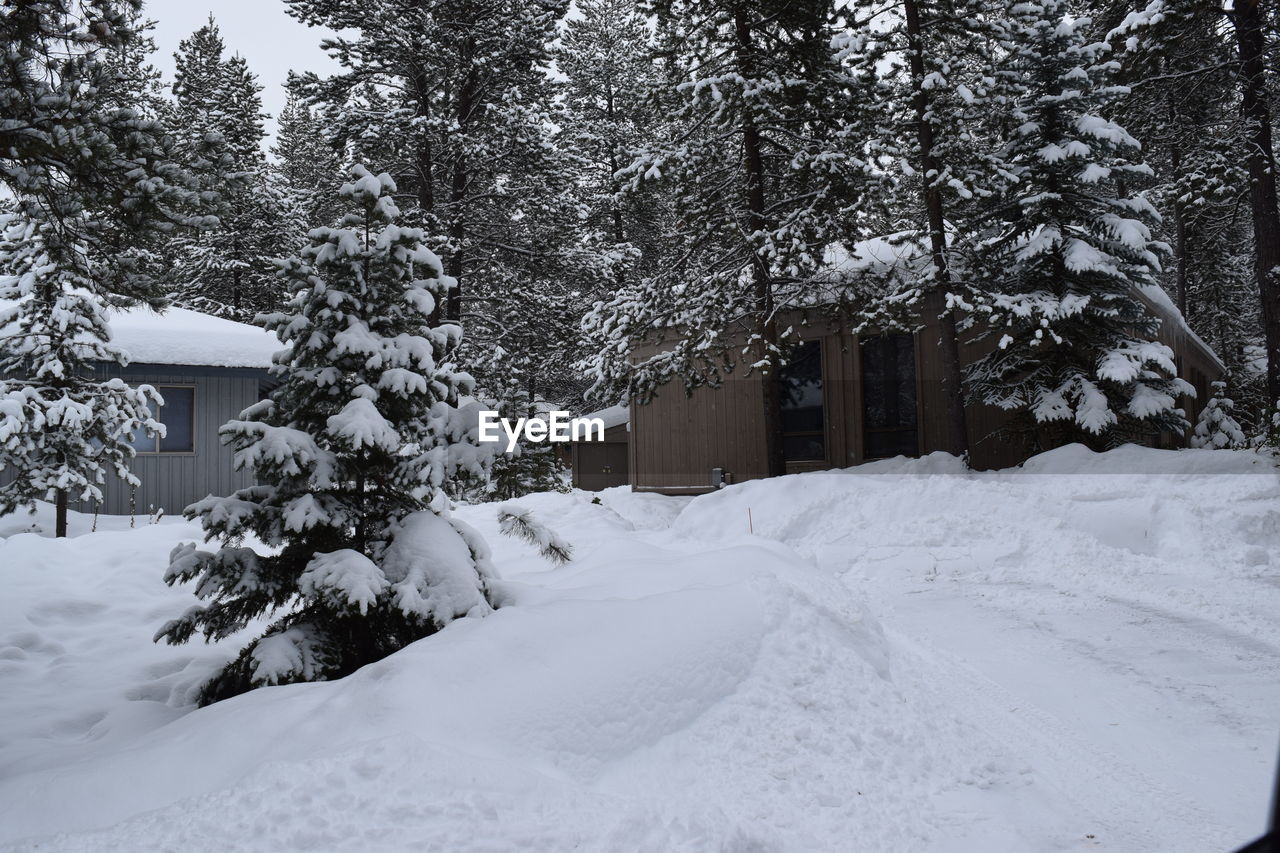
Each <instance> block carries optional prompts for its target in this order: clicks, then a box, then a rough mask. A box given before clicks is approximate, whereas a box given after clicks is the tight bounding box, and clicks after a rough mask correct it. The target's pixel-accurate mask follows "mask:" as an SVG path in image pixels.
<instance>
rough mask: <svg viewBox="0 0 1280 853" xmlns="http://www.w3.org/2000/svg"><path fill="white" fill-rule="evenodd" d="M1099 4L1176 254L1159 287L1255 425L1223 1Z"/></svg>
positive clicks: (1257, 404)
mask: <svg viewBox="0 0 1280 853" xmlns="http://www.w3.org/2000/svg"><path fill="white" fill-rule="evenodd" d="M1104 11H1106V12H1109V13H1110V14H1109V15H1108V16H1107V17H1108V18H1109V19H1110V20H1112V21H1113V23H1114V25H1113V26H1112V28H1111V29H1110V30H1109V31H1108V32H1107V38H1108V40H1109V41H1110V43H1111V44H1113V45H1114V46H1115V51H1116V53H1117V55H1118V58H1119V59H1120V60H1121V61H1122V63H1123V64H1122V68H1121V72H1122V73H1121V74H1120V75H1119V77H1118V80H1119V81H1120V82H1122V83H1123V84H1125V85H1126V86H1128V87H1129V88H1130V89H1131V93H1130V94H1129V95H1128V96H1127V97H1126V98H1125V102H1124V114H1125V124H1126V127H1127V128H1128V129H1129V131H1130V132H1131V133H1133V135H1134V136H1135V137H1137V138H1138V139H1140V140H1142V142H1143V146H1144V152H1145V159H1146V161H1147V162H1148V163H1149V164H1150V165H1151V166H1152V168H1153V169H1154V170H1155V172H1156V178H1155V180H1154V181H1153V182H1152V185H1151V189H1150V191H1149V192H1148V196H1149V197H1150V199H1151V202H1152V204H1153V205H1154V206H1155V207H1156V209H1157V210H1158V211H1159V212H1160V214H1161V223H1160V227H1159V229H1158V231H1157V233H1158V234H1160V236H1161V237H1162V238H1163V239H1164V240H1165V241H1166V242H1168V243H1169V244H1170V246H1171V248H1172V250H1173V258H1172V261H1171V262H1170V263H1168V264H1167V265H1166V269H1165V270H1164V274H1163V276H1162V277H1161V279H1160V280H1161V283H1162V284H1163V285H1164V287H1165V289H1166V290H1167V291H1168V292H1169V295H1170V296H1171V298H1172V299H1173V300H1174V302H1175V303H1176V304H1177V306H1178V308H1179V310H1180V311H1181V312H1182V314H1183V316H1184V317H1185V318H1186V320H1187V322H1188V324H1189V325H1190V326H1191V328H1192V329H1193V330H1195V331H1196V332H1197V333H1198V334H1199V335H1200V337H1202V338H1203V339H1204V340H1205V341H1207V342H1208V343H1209V344H1210V345H1212V346H1213V348H1214V350H1215V351H1216V352H1217V353H1218V355H1219V357H1220V358H1221V359H1222V360H1223V362H1224V364H1225V365H1226V368H1227V380H1228V382H1229V384H1230V385H1231V387H1232V388H1233V389H1234V390H1235V397H1236V403H1237V411H1238V413H1239V414H1240V416H1242V417H1243V418H1244V419H1245V420H1246V421H1248V422H1249V423H1259V422H1260V421H1261V420H1262V417H1263V409H1264V408H1265V405H1264V404H1265V400H1266V395H1265V393H1264V392H1263V390H1262V389H1261V387H1260V386H1259V383H1258V382H1257V381H1256V378H1255V376H1254V371H1253V370H1252V366H1251V365H1250V364H1249V363H1248V362H1249V360H1248V358H1247V357H1246V353H1247V351H1248V348H1249V347H1251V346H1255V345H1260V344H1261V342H1262V324H1261V319H1260V317H1259V303H1258V296H1257V284H1256V280H1255V277H1254V271H1253V269H1252V257H1251V254H1252V253H1251V251H1250V245H1251V243H1252V242H1253V234H1252V228H1251V222H1250V219H1249V216H1248V210H1247V208H1246V207H1245V206H1244V205H1242V204H1241V203H1240V188H1241V187H1244V186H1248V184H1249V176H1248V174H1247V171H1246V169H1245V168H1244V164H1243V163H1242V162H1241V161H1240V157H1239V154H1238V152H1239V151H1240V149H1242V148H1247V143H1246V141H1245V140H1244V138H1243V131H1244V130H1245V128H1246V126H1245V125H1243V124H1242V123H1241V122H1240V108H1241V104H1240V96H1239V84H1238V81H1237V79H1236V75H1237V70H1238V68H1237V63H1236V61H1235V45H1234V44H1233V43H1232V40H1231V38H1230V33H1229V31H1228V30H1227V29H1226V28H1225V27H1224V26H1222V24H1223V20H1222V16H1221V14H1220V7H1218V6H1215V5H1214V4H1212V3H1209V2H1206V0H1161V2H1159V3H1153V4H1150V5H1148V6H1147V7H1146V8H1144V9H1142V10H1141V11H1138V12H1134V11H1132V4H1115V8H1114V9H1111V8H1109V7H1108V8H1105V9H1104Z"/></svg>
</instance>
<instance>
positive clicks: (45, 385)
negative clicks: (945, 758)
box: [0, 0, 197, 536]
mask: <svg viewBox="0 0 1280 853" xmlns="http://www.w3.org/2000/svg"><path fill="white" fill-rule="evenodd" d="M139 8H140V4H139V3H137V2H93V3H89V2H84V3H67V2H63V1H62V0H32V2H26V3H22V4H19V5H8V6H5V7H4V8H3V10H0V42H2V43H3V44H4V45H5V50H4V58H3V61H0V75H3V76H2V77H0V115H3V116H5V120H4V121H2V122H0V183H2V184H3V186H4V188H5V190H6V191H7V193H8V194H9V195H10V196H11V200H10V201H9V203H8V205H7V212H6V215H5V217H4V219H5V221H4V222H3V223H2V224H0V228H2V230H3V240H2V241H0V299H2V300H11V301H10V302H9V303H8V304H7V305H6V306H5V308H4V309H3V312H0V329H3V332H0V375H2V376H4V377H5V378H4V379H3V380H0V436H3V437H2V438H0V465H2V466H3V467H4V468H6V469H9V470H12V471H13V472H14V475H15V476H14V478H13V479H12V480H11V481H10V482H9V483H8V484H6V485H5V486H3V487H2V488H0V513H5V512H10V511H12V510H13V509H14V508H16V507H18V506H23V505H31V504H33V503H34V502H35V501H36V500H37V499H41V498H44V499H50V498H52V499H53V500H54V501H55V503H56V506H57V519H56V530H55V532H56V535H58V536H65V535H66V514H67V504H68V502H69V501H70V500H100V499H101V490H100V486H101V485H102V483H103V481H104V475H105V473H106V472H107V471H114V472H115V473H116V474H117V475H119V476H120V477H122V478H123V479H125V480H126V481H132V482H136V481H135V480H132V476H131V475H130V474H129V472H128V462H129V460H131V459H132V457H133V449H132V447H131V446H130V439H131V437H132V434H133V433H134V431H135V430H138V429H145V430H155V429H156V428H157V424H156V423H155V421H153V420H152V419H151V417H150V412H149V410H148V405H149V403H154V402H156V401H158V397H156V395H155V394H154V392H153V391H151V390H150V389H148V388H146V387H142V388H138V389H131V388H129V387H128V386H127V385H126V384H125V383H124V382H122V381H121V380H119V379H105V378H102V377H101V376H99V375H98V374H97V373H96V372H95V371H96V370H97V369H98V368H99V367H101V366H103V363H111V362H123V360H124V355H123V354H122V353H120V352H119V351H117V350H115V349H114V348H113V347H111V345H110V333H109V331H108V327H107V321H106V311H107V309H108V308H109V307H111V306H114V305H119V304H127V303H131V302H136V301H143V302H146V303H148V304H151V305H153V306H159V305H160V304H161V301H162V296H163V294H161V293H160V292H159V291H158V286H157V284H156V280H155V273H156V267H155V265H154V263H153V260H154V259H153V258H152V256H151V254H150V252H149V250H148V247H149V246H150V245H152V244H153V243H154V238H155V236H156V235H157V234H164V233H168V232H170V231H171V230H172V229H173V228H175V227H177V226H179V225H184V224H187V223H188V222H190V221H191V220H190V219H189V215H188V213H189V211H190V210H192V209H193V208H194V206H195V204H196V201H197V200H196V198H195V196H194V193H193V192H192V179H191V176H190V175H189V174H188V173H187V172H186V171H185V170H184V169H183V168H181V167H180V166H179V165H177V164H176V163H175V162H174V155H173V152H172V151H171V150H170V147H169V143H168V141H167V139H166V138H165V136H164V134H163V129H162V127H161V126H160V125H159V124H158V123H157V122H156V121H154V120H152V119H149V118H147V117H146V116H144V115H142V114H141V113H140V112H139V111H138V109H137V100H136V99H135V97H134V96H136V95H138V94H139V93H140V87H141V86H142V85H143V84H142V83H140V81H144V80H145V79H146V78H147V74H146V73H145V71H143V70H142V69H141V68H140V62H141V58H142V56H143V55H144V53H145V51H143V50H142V49H140V48H139V42H138V39H139V38H140V35H139V25H138V23H137V20H138V12H139Z"/></svg>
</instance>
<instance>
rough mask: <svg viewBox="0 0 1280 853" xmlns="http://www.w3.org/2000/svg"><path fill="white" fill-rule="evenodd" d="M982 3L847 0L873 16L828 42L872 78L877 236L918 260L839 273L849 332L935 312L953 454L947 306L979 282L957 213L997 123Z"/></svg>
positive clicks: (953, 336) (973, 195)
mask: <svg viewBox="0 0 1280 853" xmlns="http://www.w3.org/2000/svg"><path fill="white" fill-rule="evenodd" d="M990 6H991V4H990V3H989V2H987V0H962V1H961V2H933V0H901V2H899V3H898V4H896V5H893V6H890V7H885V6H884V5H883V4H875V3H862V4H855V5H854V9H855V10H856V11H857V13H858V14H859V15H860V16H861V18H862V19H863V21H872V20H875V21H877V22H878V23H877V25H876V26H874V27H873V26H869V25H868V24H866V23H863V22H855V23H854V24H853V25H852V26H850V28H849V29H848V30H847V31H846V32H844V33H843V34H841V35H840V36H839V37H838V38H837V40H836V46H837V48H838V49H839V55H840V57H841V60H842V62H843V63H844V64H845V65H846V68H847V69H848V73H849V74H850V75H851V77H852V78H854V80H855V81H857V80H858V79H859V78H861V79H863V80H873V81H875V85H867V83H865V82H863V83H862V84H861V88H862V89H863V90H864V91H866V92H867V95H868V96H869V97H867V98H866V99H865V100H863V101H862V103H860V105H859V106H860V107H862V108H863V109H865V110H867V111H869V112H871V113H872V115H873V118H874V126H875V128H876V132H875V134H874V135H872V136H871V137H870V138H868V139H867V140H866V141H865V145H866V146H867V149H868V154H869V156H870V157H871V158H872V159H873V160H875V161H876V162H878V163H879V164H881V166H882V169H883V172H882V174H881V176H880V181H879V185H878V187H877V190H878V191H877V192H876V193H875V195H876V196H877V198H878V201H879V204H880V206H881V210H880V211H879V214H880V215H881V216H882V217H883V218H884V219H885V221H886V222H887V223H889V233H888V235H886V236H885V238H884V239H886V240H887V241H888V242H889V243H890V244H894V245H897V246H900V247H901V250H900V253H901V255H902V256H903V257H904V258H907V257H912V256H919V258H920V260H919V261H918V262H913V263H906V264H902V265H898V266H895V267H893V268H891V269H888V270H885V271H883V272H880V271H878V270H877V271H871V272H870V273H869V274H868V275H869V276H870V277H871V278H882V279H883V280H872V281H864V280H860V279H861V278H863V276H850V277H849V278H850V279H851V280H850V281H849V282H848V285H849V286H850V287H851V288H852V289H854V291H855V293H854V300H855V301H856V302H857V303H858V304H856V306H855V312H854V314H853V318H854V324H853V331H854V333H855V334H866V333H878V332H884V331H888V330H891V329H904V330H908V331H912V330H914V329H915V328H916V327H917V326H918V325H919V323H920V321H921V319H922V317H923V318H925V319H935V320H936V321H937V323H938V327H939V331H940V337H939V339H938V340H937V341H936V342H935V341H932V340H931V341H928V342H926V345H929V346H937V347H938V348H939V359H938V360H939V364H940V368H941V371H940V377H939V378H940V380H941V388H940V391H941V393H942V394H943V396H944V397H945V399H946V404H945V409H946V412H947V438H948V441H947V443H948V445H949V449H950V450H951V452H953V453H956V454H964V453H966V452H967V451H968V446H969V439H968V430H967V426H966V414H965V407H964V399H965V392H964V388H963V369H962V364H961V358H960V335H959V332H958V325H959V323H958V313H959V310H960V309H962V308H964V307H966V306H968V305H970V304H971V302H972V295H973V293H972V292H973V290H974V288H980V285H978V284H977V283H976V282H974V281H972V280H971V279H970V278H969V276H968V275H967V273H968V269H967V266H966V263H965V257H966V255H968V254H969V253H971V251H972V248H971V247H970V246H969V245H968V242H969V241H968V237H969V236H970V234H971V233H974V232H975V231H976V230H977V229H976V228H973V227H971V226H970V224H969V223H968V220H970V219H975V218H980V216H981V213H980V210H981V208H980V205H979V204H978V202H979V201H980V200H982V199H984V198H987V197H989V196H990V194H991V192H992V190H993V187H994V186H995V185H996V184H997V183H998V178H997V175H996V171H997V170H996V169H995V168H994V164H993V163H992V162H991V158H990V154H991V151H992V149H993V147H994V146H995V145H997V144H998V142H999V137H1000V131H1001V128H999V127H998V126H997V125H996V120H995V113H994V111H993V109H992V108H993V106H995V104H994V103H993V102H992V99H991V97H990V92H989V91H988V90H989V89H990V88H991V86H990V75H991V55H992V46H993V41H994V38H993V36H994V32H993V29H992V26H991V18H992V15H991V9H990ZM886 12H888V14H886ZM855 142H857V143H858V144H863V143H862V140H855ZM922 248H923V251H922V250H921V249H922ZM926 258H927V261H926V260H925V259H926Z"/></svg>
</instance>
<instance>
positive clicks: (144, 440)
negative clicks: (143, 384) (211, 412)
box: [132, 385, 196, 453]
mask: <svg viewBox="0 0 1280 853" xmlns="http://www.w3.org/2000/svg"><path fill="white" fill-rule="evenodd" d="M156 390H157V391H159V392H160V396H161V397H163V398H164V405H162V406H160V407H158V409H157V408H153V410H152V412H151V414H152V416H153V417H155V419H156V420H158V421H159V422H160V423H162V424H164V426H165V435H164V438H160V437H158V436H154V435H150V436H149V435H147V434H146V433H145V432H144V431H143V430H141V429H139V430H138V431H137V432H135V433H134V434H133V441H132V444H133V449H134V450H136V451H138V452H139V453H193V452H195V449H196V444H195V414H196V389H195V388H192V387H191V386H189V385H157V386H156Z"/></svg>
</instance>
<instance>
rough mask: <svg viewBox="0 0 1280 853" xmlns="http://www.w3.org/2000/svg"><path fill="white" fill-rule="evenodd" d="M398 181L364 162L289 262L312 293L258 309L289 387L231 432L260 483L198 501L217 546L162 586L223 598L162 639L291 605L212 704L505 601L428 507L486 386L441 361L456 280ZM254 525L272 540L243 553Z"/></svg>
mask: <svg viewBox="0 0 1280 853" xmlns="http://www.w3.org/2000/svg"><path fill="white" fill-rule="evenodd" d="M394 191H395V185H394V183H393V182H392V181H391V178H390V177H388V176H387V175H385V174H383V175H378V176H375V175H372V174H370V173H369V171H368V170H367V169H365V168H364V167H362V166H356V167H355V168H354V169H353V170H352V181H351V182H350V183H347V184H344V185H343V186H342V189H341V194H342V195H343V196H344V197H346V198H349V199H350V200H351V201H353V202H354V203H355V205H356V206H357V207H358V209H359V212H358V213H356V214H353V215H348V216H347V217H345V218H344V219H343V221H342V223H341V224H342V226H343V227H339V228H318V229H315V230H314V231H312V232H311V235H310V236H311V245H310V247H308V248H307V249H304V250H303V252H302V255H301V257H298V258H293V259H290V260H289V261H287V262H286V263H285V265H284V276H285V277H286V279H287V280H288V281H289V282H290V283H291V284H292V285H294V286H296V287H298V288H299V289H298V290H297V292H296V295H295V296H294V297H293V300H292V301H291V302H290V303H289V311H288V312H287V313H279V314H271V315H264V316H263V317H262V318H261V319H262V320H263V321H264V322H265V324H266V326H267V328H268V329H271V330H273V331H275V332H276V334H277V335H278V336H279V337H280V340H281V342H282V343H283V344H284V345H285V349H284V350H282V351H281V352H280V353H278V354H277V355H276V357H275V365H274V366H273V368H272V371H273V373H274V375H275V376H276V377H277V378H278V379H279V381H280V385H279V386H278V387H277V388H276V389H275V390H274V391H273V392H272V393H271V395H270V397H269V399H267V400H265V401H263V402H262V403H259V404H257V405H255V406H252V407H250V408H249V409H248V410H246V411H245V412H244V414H243V415H242V417H243V418H244V419H243V420H238V421H232V422H230V423H228V424H227V425H225V426H224V427H223V428H222V434H223V437H224V441H227V442H228V443H230V444H231V445H233V446H234V447H235V449H236V464H237V465H239V466H247V467H249V468H252V469H253V470H254V472H255V473H256V475H257V478H258V485H255V486H251V487H249V488H245V489H241V490H240V491H238V492H236V493H235V494H233V495H231V496H230V497H208V498H205V499H204V500H202V501H198V502H197V503H195V504H192V505H191V506H190V507H187V510H186V514H187V517H188V518H195V517H199V518H200V519H201V521H202V523H203V525H204V529H205V532H206V538H207V539H210V540H211V539H218V540H220V542H221V547H220V548H219V549H218V550H216V551H204V550H199V549H198V548H197V547H196V545H195V543H187V544H185V545H180V546H179V547H178V548H176V549H175V550H174V552H173V554H172V555H171V565H170V567H169V570H168V572H167V573H166V575H165V581H166V582H167V583H169V584H178V583H185V582H188V581H196V593H197V595H199V596H200V597H201V598H202V599H206V600H208V601H209V603H208V604H207V605H199V606H196V607H193V608H192V609H191V610H190V611H188V612H187V613H186V614H184V615H183V616H182V617H181V618H179V619H176V620H174V621H172V622H169V623H168V624H167V625H165V626H164V627H163V628H162V629H161V630H160V631H159V632H158V633H157V634H156V640H160V639H164V640H167V641H168V642H170V643H183V642H186V641H187V640H188V639H190V637H191V635H192V634H193V633H195V632H196V631H197V630H200V631H202V632H203V633H204V635H205V637H206V638H207V639H221V638H224V637H227V636H229V635H230V634H233V633H235V632H236V631H239V630H241V629H242V628H244V627H245V626H246V625H247V624H248V623H249V621H250V620H252V619H255V618H257V617H259V616H261V615H264V614H270V615H275V614H277V613H280V614H281V615H279V616H278V618H276V619H275V620H274V621H273V622H272V623H271V625H270V626H269V627H268V628H267V629H266V632H265V634H264V635H263V636H261V637H259V638H258V639H256V640H254V641H253V642H252V643H250V644H249V646H248V647H247V648H245V649H244V650H243V651H242V652H241V654H240V656H239V657H238V658H237V659H236V660H234V661H232V662H231V663H229V664H228V665H227V666H226V667H225V668H224V669H223V670H222V671H221V672H220V673H218V674H217V675H216V676H215V677H214V678H213V679H212V680H211V681H210V682H209V683H208V684H206V685H205V687H204V688H203V690H202V692H201V695H200V701H201V703H202V704H208V703H211V702H215V701H218V700H220V699H223V698H226V697H229V696H233V695H236V694H238V693H243V692H245V691H247V690H250V689H252V688H255V687H259V686H262V685H267V684H283V683H289V682H295V681H321V680H327V679H331V678H338V677H341V676H344V675H347V674H349V673H351V672H353V671H354V670H356V669H358V668H359V667H361V666H363V665H364V664H367V663H371V662H373V661H376V660H379V659H380V658H383V657H385V656H387V655H389V654H391V653H392V652H394V651H396V650H397V649H400V648H403V647H404V646H406V645H408V644H409V643H411V642H413V641H415V640H417V639H420V638H422V637H425V636H428V635H429V634H432V633H434V632H435V631H436V630H438V629H439V628H441V627H443V626H444V625H445V624H446V623H448V622H450V621H452V620H453V619H455V618H458V617H462V616H467V615H483V614H485V613H488V612H489V611H490V610H491V609H492V605H491V601H490V595H489V583H488V582H489V579H490V578H491V577H493V572H492V567H491V565H490V563H489V554H488V548H487V546H486V545H485V543H484V541H483V540H482V539H481V538H480V537H479V535H478V534H476V533H475V532H474V531H473V530H471V529H470V528H468V527H467V526H465V525H464V524H462V523H461V522H458V521H454V520H450V519H448V518H446V517H445V516H443V515H441V514H440V513H438V512H436V511H435V510H434V509H433V508H432V502H433V499H434V498H437V497H438V496H439V494H440V485H441V483H442V482H443V481H444V479H445V477H446V476H447V475H448V473H449V471H448V468H449V466H450V464H451V463H450V457H451V456H452V455H453V448H451V447H450V446H449V445H450V442H451V441H454V440H455V436H456V435H457V432H458V431H457V428H456V427H457V425H456V423H455V422H454V421H455V416H456V412H457V408H456V404H457V400H458V395H459V394H460V393H468V392H469V391H470V390H471V385H472V380H471V378H470V377H469V376H467V375H466V374H464V373H459V372H455V371H454V370H453V369H452V367H451V366H449V365H448V364H446V363H444V358H445V355H446V353H448V352H451V351H453V350H454V349H456V347H457V345H458V340H459V338H460V336H461V330H460V328H459V327H458V326H457V325H454V324H444V325H440V326H437V327H431V326H430V324H429V318H430V317H431V315H432V312H433V311H434V310H435V307H436V305H437V304H438V303H439V302H440V300H443V299H444V298H445V296H446V293H447V290H448V286H449V284H450V282H449V280H448V279H447V278H446V277H445V276H444V275H443V274H442V272H441V266H440V261H439V260H438V259H437V258H436V256H435V255H434V254H433V253H432V252H431V251H430V250H428V249H426V248H425V247H424V246H423V244H422V243H423V240H424V235H423V232H422V230H421V229H417V228H402V227H399V226H397V225H395V224H393V223H394V220H395V218H396V217H397V216H398V213H399V212H398V211H397V209H396V207H395V205H394V203H393V202H392V200H391V193H392V192H394ZM247 534H253V535H255V536H256V537H257V538H258V539H260V540H261V541H262V542H263V543H264V544H265V545H266V546H267V547H268V548H269V549H271V550H270V551H268V552H267V553H264V554H259V553H257V552H256V551H254V550H253V549H252V548H248V547H243V546H241V545H240V543H241V541H242V540H243V538H244V537H245V536H246V535H247Z"/></svg>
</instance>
